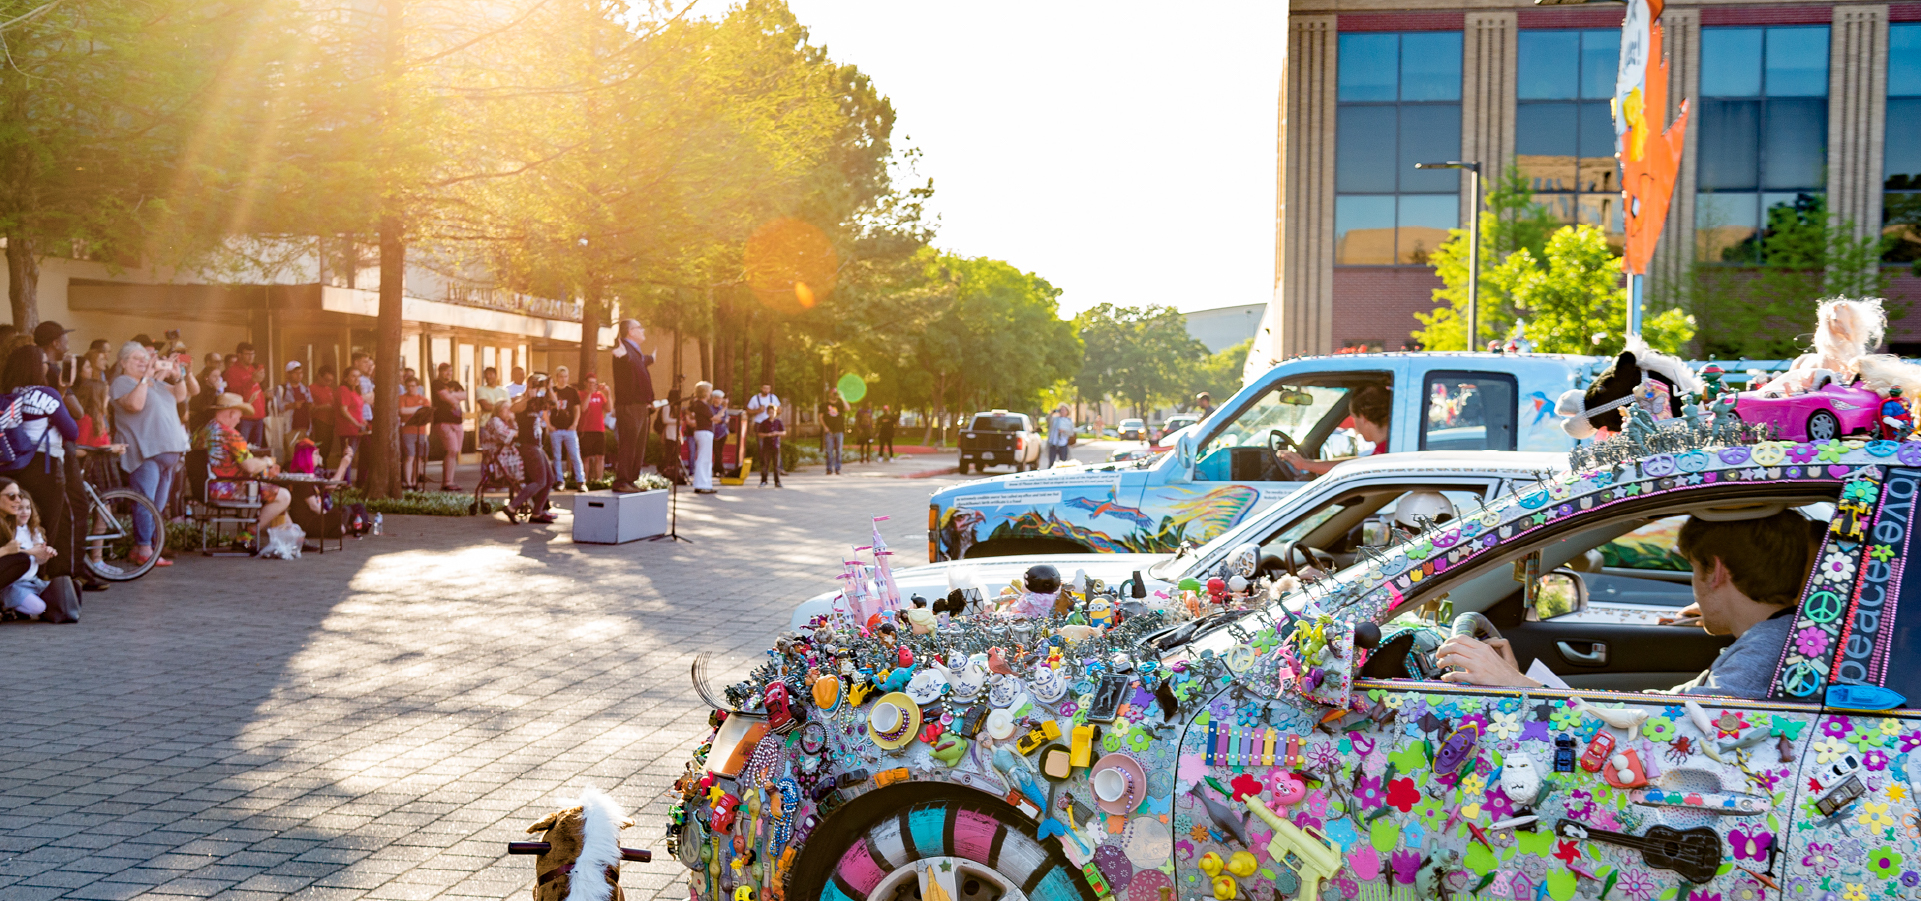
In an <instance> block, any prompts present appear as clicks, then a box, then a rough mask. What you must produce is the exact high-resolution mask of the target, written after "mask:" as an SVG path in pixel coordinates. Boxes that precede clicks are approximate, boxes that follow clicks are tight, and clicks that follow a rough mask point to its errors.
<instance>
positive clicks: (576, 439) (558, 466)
mask: <svg viewBox="0 0 1921 901" xmlns="http://www.w3.org/2000/svg"><path fill="white" fill-rule="evenodd" d="M551 444H552V446H553V449H554V481H556V482H559V481H561V476H563V475H566V474H567V462H568V461H569V460H571V461H573V464H574V481H576V482H585V481H587V464H585V463H582V462H580V433H579V432H576V431H574V430H573V429H555V430H554V434H553V436H552V440H551ZM562 450H565V451H566V452H567V453H566V454H562V453H561V451H562Z"/></svg>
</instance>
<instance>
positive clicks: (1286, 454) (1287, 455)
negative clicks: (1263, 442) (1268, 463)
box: [1274, 449, 1308, 472]
mask: <svg viewBox="0 0 1921 901" xmlns="http://www.w3.org/2000/svg"><path fill="white" fill-rule="evenodd" d="M1274 456H1275V457H1277V458H1279V459H1280V461H1281V462H1282V463H1286V464H1287V465H1289V466H1292V467H1294V468H1295V469H1298V470H1301V471H1303V472H1305V471H1307V463H1308V460H1307V458H1306V457H1303V456H1301V452H1300V451H1297V450H1293V449H1288V450H1278V451H1275V452H1274Z"/></svg>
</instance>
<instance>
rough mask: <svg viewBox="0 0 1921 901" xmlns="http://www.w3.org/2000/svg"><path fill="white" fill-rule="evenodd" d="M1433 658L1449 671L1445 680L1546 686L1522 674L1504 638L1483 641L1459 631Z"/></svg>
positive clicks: (1443, 679)
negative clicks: (1460, 633)
mask: <svg viewBox="0 0 1921 901" xmlns="http://www.w3.org/2000/svg"><path fill="white" fill-rule="evenodd" d="M1434 662H1435V663H1438V664H1440V665H1441V667H1442V668H1443V669H1444V670H1446V672H1444V673H1442V674H1441V681H1443V682H1459V683H1463V684H1466V685H1506V686H1513V687H1517V688H1543V687H1545V686H1543V685H1542V684H1541V683H1540V682H1537V681H1535V680H1533V679H1530V678H1528V677H1526V676H1524V675H1521V664H1520V663H1519V662H1517V661H1516V660H1515V659H1514V649H1513V648H1512V647H1510V646H1509V645H1508V642H1507V639H1505V638H1491V639H1488V640H1487V641H1482V640H1480V639H1478V638H1469V637H1467V636H1465V635H1456V636H1454V637H1453V638H1450V639H1448V640H1446V641H1444V642H1441V647H1440V648H1439V649H1438V650H1436V651H1435V652H1434Z"/></svg>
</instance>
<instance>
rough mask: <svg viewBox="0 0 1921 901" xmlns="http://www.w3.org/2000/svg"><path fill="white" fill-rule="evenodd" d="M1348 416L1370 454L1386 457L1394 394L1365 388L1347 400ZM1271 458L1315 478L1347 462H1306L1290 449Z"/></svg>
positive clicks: (1335, 460)
mask: <svg viewBox="0 0 1921 901" xmlns="http://www.w3.org/2000/svg"><path fill="white" fill-rule="evenodd" d="M1347 412H1348V416H1349V417H1351V418H1352V419H1353V420H1354V431H1356V432H1359V433H1360V435H1361V439H1362V440H1363V441H1366V442H1368V443H1370V444H1372V445H1374V450H1373V453H1376V454H1385V453H1387V426H1388V421H1389V419H1390V418H1391V417H1392V415H1393V412H1394V392H1393V391H1392V390H1390V389H1388V388H1385V387H1383V386H1380V385H1368V386H1367V387H1365V388H1361V389H1359V390H1357V391H1355V392H1354V396H1353V397H1352V398H1350V399H1349V400H1348V406H1347ZM1274 455H1275V456H1276V457H1278V458H1279V459H1280V461H1281V462H1283V463H1286V464H1288V465H1290V466H1293V467H1294V468H1295V469H1297V470H1300V471H1301V472H1308V473H1313V474H1314V475H1317V476H1319V475H1326V474H1327V471H1328V470H1330V469H1333V468H1334V467H1335V465H1336V464H1339V463H1341V462H1342V461H1343V460H1345V459H1347V458H1339V459H1334V460H1309V459H1308V458H1307V457H1305V456H1302V454H1301V452H1300V451H1298V450H1295V449H1293V448H1287V449H1285V450H1280V451H1276V452H1275V454H1274Z"/></svg>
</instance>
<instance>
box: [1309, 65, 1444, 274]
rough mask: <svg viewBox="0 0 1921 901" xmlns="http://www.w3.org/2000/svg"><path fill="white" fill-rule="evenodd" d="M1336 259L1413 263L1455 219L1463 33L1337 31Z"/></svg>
mask: <svg viewBox="0 0 1921 901" xmlns="http://www.w3.org/2000/svg"><path fill="white" fill-rule="evenodd" d="M1336 83H1337V96H1338V98H1339V101H1340V108H1339V110H1338V111H1337V113H1336V117H1335V136H1334V146H1335V151H1334V188H1335V191H1336V197H1335V201H1334V262H1335V264H1336V265H1343V266H1388V265H1396V264H1403V265H1418V264H1424V263H1426V262H1427V259H1428V255H1429V254H1431V253H1433V252H1434V249H1435V248H1437V247H1439V246H1440V245H1441V242H1443V241H1446V240H1447V231H1448V229H1450V228H1455V227H1457V226H1459V224H1460V184H1461V176H1460V173H1459V172H1458V171H1457V170H1453V169H1438V170H1416V169H1415V168H1414V164H1415V163H1420V162H1430V161H1437V160H1452V159H1458V158H1459V157H1460V153H1461V33H1460V32H1458V31H1421V32H1350V33H1345V34H1342V35H1341V36H1340V67H1339V71H1338V74H1337V80H1336Z"/></svg>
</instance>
